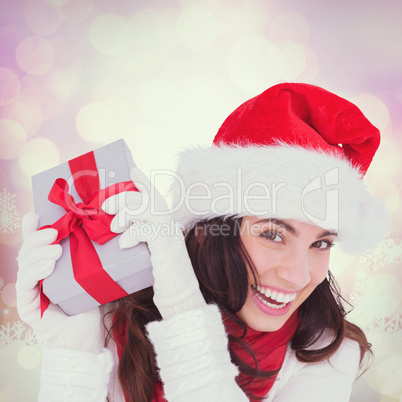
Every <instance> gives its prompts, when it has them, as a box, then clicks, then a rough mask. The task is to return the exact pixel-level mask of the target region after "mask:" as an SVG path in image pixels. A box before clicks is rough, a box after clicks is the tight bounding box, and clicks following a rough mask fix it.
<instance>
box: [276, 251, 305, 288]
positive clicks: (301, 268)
mask: <svg viewBox="0 0 402 402" xmlns="http://www.w3.org/2000/svg"><path fill="white" fill-rule="evenodd" d="M282 257H283V258H282V260H281V262H280V264H278V266H277V268H276V274H277V276H278V277H279V278H280V279H281V280H283V281H286V282H287V283H288V285H291V286H292V287H294V288H297V289H301V288H303V287H305V286H307V285H308V284H309V283H310V281H311V273H310V263H309V258H308V253H307V252H306V251H305V250H299V251H298V250H295V249H293V250H292V251H290V250H289V252H288V253H287V254H286V255H284V256H282Z"/></svg>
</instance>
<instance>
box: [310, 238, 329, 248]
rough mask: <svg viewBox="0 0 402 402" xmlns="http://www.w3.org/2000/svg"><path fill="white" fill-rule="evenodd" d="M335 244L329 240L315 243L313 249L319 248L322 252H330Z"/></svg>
mask: <svg viewBox="0 0 402 402" xmlns="http://www.w3.org/2000/svg"><path fill="white" fill-rule="evenodd" d="M333 245H334V243H332V242H330V241H329V240H318V241H316V242H314V243H313V244H312V245H311V247H314V248H318V249H320V250H329V249H330V248H331V247H332V246H333Z"/></svg>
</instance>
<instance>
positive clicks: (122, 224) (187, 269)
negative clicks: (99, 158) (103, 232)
mask: <svg viewBox="0 0 402 402" xmlns="http://www.w3.org/2000/svg"><path fill="white" fill-rule="evenodd" d="M130 178H131V180H132V181H133V183H134V185H135V186H136V187H137V189H138V190H139V192H136V191H128V192H124V193H120V194H117V195H114V196H112V197H110V198H108V199H107V200H106V201H105V202H104V203H103V205H102V209H103V210H104V211H105V212H106V213H108V214H112V215H113V214H116V213H117V215H116V216H115V217H114V218H113V220H112V223H111V226H110V229H111V231H112V232H115V233H122V232H124V233H123V234H122V235H121V236H120V239H119V244H120V247H121V248H128V247H134V246H136V245H137V244H138V243H139V242H147V244H148V248H149V250H150V252H151V262H152V267H153V276H154V279H155V283H154V302H155V305H156V306H157V307H158V309H159V312H160V313H161V315H162V317H163V318H165V319H166V318H169V317H172V316H173V315H175V314H178V313H181V312H183V311H188V310H192V309H194V308H200V307H203V306H205V301H204V298H203V296H202V294H201V291H200V289H199V285H198V281H197V278H196V276H195V274H194V271H193V268H192V265H191V261H190V257H189V256H188V253H187V248H186V245H185V242H184V236H183V233H182V231H181V230H180V228H179V226H178V225H177V223H176V222H175V221H174V219H173V218H172V216H171V214H170V213H169V208H168V206H167V204H166V201H165V199H164V198H163V197H162V195H161V194H160V193H159V192H158V191H157V190H156V188H155V187H154V186H153V185H152V184H151V182H150V181H149V180H148V178H147V177H146V176H145V175H144V173H142V172H141V170H139V169H138V168H133V169H132V170H131V172H130Z"/></svg>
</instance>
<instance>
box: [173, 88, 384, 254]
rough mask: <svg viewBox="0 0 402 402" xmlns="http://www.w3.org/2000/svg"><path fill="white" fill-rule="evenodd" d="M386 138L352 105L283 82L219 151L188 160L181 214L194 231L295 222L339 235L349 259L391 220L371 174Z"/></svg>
mask: <svg viewBox="0 0 402 402" xmlns="http://www.w3.org/2000/svg"><path fill="white" fill-rule="evenodd" d="M379 144H380V133H379V131H378V129H377V128H375V127H374V126H373V125H372V124H371V123H370V122H369V121H368V120H367V119H366V118H365V116H364V115H363V114H362V112H361V111H360V110H359V109H358V108H357V107H356V106H355V105H353V104H352V103H350V102H349V101H347V100H345V99H343V98H340V97H339V96H337V95H335V94H333V93H330V92H328V91H326V90H324V89H322V88H319V87H317V86H313V85H308V84H289V83H285V84H279V85H276V86H274V87H272V88H269V89H267V90H266V91H265V92H263V93H261V94H260V95H258V96H256V97H254V98H252V99H250V100H248V101H247V102H245V103H244V104H242V105H241V106H239V107H238V108H237V109H236V110H235V111H234V112H233V113H231V114H230V115H229V117H228V118H227V119H226V120H225V121H224V123H223V125H222V126H221V128H220V129H219V131H218V133H217V135H216V137H215V139H214V141H213V145H212V147H208V148H206V149H202V148H196V149H188V150H186V151H184V152H183V153H182V154H181V155H180V161H179V165H178V168H177V172H176V173H177V177H176V179H175V180H174V183H173V184H172V187H171V190H172V192H173V211H174V213H175V217H176V219H177V220H178V221H179V222H181V223H182V224H183V225H184V227H185V228H186V229H189V228H191V227H192V226H194V225H195V223H196V222H198V221H201V220H209V219H212V218H215V217H225V218H226V217H240V216H247V215H254V216H259V217H261V218H276V219H297V220H300V221H303V222H309V223H312V224H314V225H317V226H319V227H322V228H323V229H327V230H335V231H337V232H338V241H339V244H340V245H341V246H342V248H343V249H344V250H346V251H348V252H353V253H358V252H362V251H365V250H367V249H369V248H372V247H373V246H374V245H375V244H376V243H377V242H378V241H379V240H380V239H382V238H383V236H384V235H385V232H386V227H387V213H386V209H385V207H384V204H383V203H382V201H380V200H379V199H377V198H376V197H375V196H373V195H372V194H370V192H369V191H368V189H367V186H366V184H365V183H364V181H363V176H364V174H365V173H366V171H367V168H368V167H369V165H370V163H371V160H372V158H373V156H374V154H375V152H376V150H377V148H378V146H379Z"/></svg>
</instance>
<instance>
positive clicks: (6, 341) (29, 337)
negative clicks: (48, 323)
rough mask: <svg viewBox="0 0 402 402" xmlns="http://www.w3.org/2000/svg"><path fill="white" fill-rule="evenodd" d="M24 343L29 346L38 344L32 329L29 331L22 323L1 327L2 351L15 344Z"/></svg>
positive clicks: (0, 342) (0, 343) (0, 341)
mask: <svg viewBox="0 0 402 402" xmlns="http://www.w3.org/2000/svg"><path fill="white" fill-rule="evenodd" d="M17 342H23V343H25V344H26V345H28V346H33V345H36V344H37V343H38V341H37V340H36V336H35V334H34V332H33V331H32V329H27V327H26V325H25V324H24V323H23V322H22V321H16V322H13V324H12V325H10V323H9V322H8V323H7V325H6V326H4V325H1V326H0V349H2V348H4V347H6V346H10V345H11V344H13V343H17Z"/></svg>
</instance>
